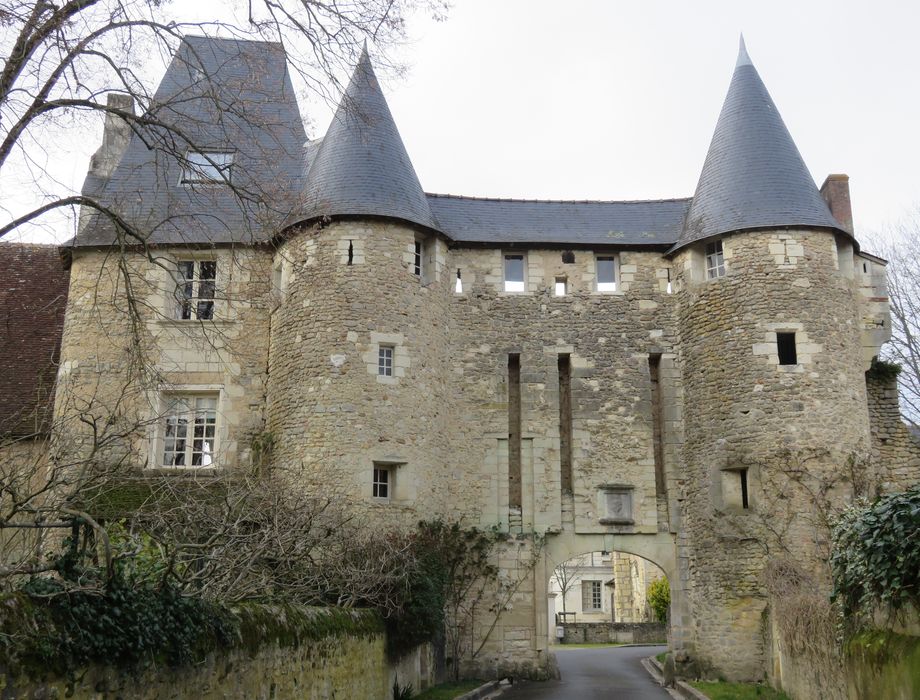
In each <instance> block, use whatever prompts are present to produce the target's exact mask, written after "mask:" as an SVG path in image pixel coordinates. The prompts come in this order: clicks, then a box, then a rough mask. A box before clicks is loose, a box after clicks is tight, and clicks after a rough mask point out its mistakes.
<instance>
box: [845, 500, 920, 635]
mask: <svg viewBox="0 0 920 700" xmlns="http://www.w3.org/2000/svg"><path fill="white" fill-rule="evenodd" d="M832 538H833V551H832V553H831V560H830V564H831V571H832V574H833V578H834V593H833V597H834V599H835V600H837V601H839V602H840V603H841V605H842V606H843V610H844V613H846V614H849V615H853V616H856V617H860V616H862V617H866V618H869V617H871V615H872V614H873V612H874V611H875V610H877V609H878V608H879V607H882V608H887V609H888V610H890V611H892V612H894V613H897V612H899V611H901V610H904V609H905V608H907V607H908V606H911V605H915V606H917V605H920V486H917V487H914V488H913V489H911V490H909V491H905V492H903V493H898V494H893V495H890V496H884V497H882V498H879V499H877V500H876V501H875V502H874V503H873V504H871V505H866V504H863V505H858V506H854V507H852V508H850V509H849V510H847V511H846V512H845V513H844V514H843V515H842V516H841V517H840V519H839V520H838V521H837V523H836V524H835V526H834V529H833V533H832Z"/></svg>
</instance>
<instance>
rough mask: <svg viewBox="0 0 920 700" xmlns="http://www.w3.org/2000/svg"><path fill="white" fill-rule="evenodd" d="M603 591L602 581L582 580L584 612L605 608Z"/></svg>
mask: <svg viewBox="0 0 920 700" xmlns="http://www.w3.org/2000/svg"><path fill="white" fill-rule="evenodd" d="M603 607H604V603H603V593H602V589H601V582H600V581H582V587H581V609H582V610H583V611H584V612H591V611H596V610H603Z"/></svg>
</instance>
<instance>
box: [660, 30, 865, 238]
mask: <svg viewBox="0 0 920 700" xmlns="http://www.w3.org/2000/svg"><path fill="white" fill-rule="evenodd" d="M784 226H818V227H826V228H832V229H836V230H838V231H841V232H843V233H846V232H845V231H843V229H841V228H840V224H839V223H838V222H837V220H836V219H834V217H833V216H832V215H831V212H830V210H829V209H828V208H827V204H826V203H825V202H824V199H822V197H821V194H820V193H819V192H818V188H817V187H816V186H815V181H814V180H813V179H812V177H811V175H810V174H809V172H808V168H806V167H805V162H804V161H803V160H802V156H801V155H799V151H798V149H797V148H796V146H795V143H794V142H793V140H792V136H791V135H790V134H789V130H788V129H787V128H786V125H785V124H784V123H783V119H782V117H781V116H780V114H779V112H778V111H777V109H776V105H775V104H774V103H773V100H772V99H771V97H770V94H769V93H768V92H767V88H766V87H765V86H764V84H763V81H762V80H761V79H760V75H758V73H757V69H756V68H754V65H753V64H752V63H751V59H750V57H749V56H748V54H747V50H746V49H745V47H744V40H743V39H742V42H741V49H740V51H739V55H738V63H737V65H736V67H735V73H734V75H733V76H732V81H731V85H730V86H729V88H728V95H727V96H726V98H725V104H724V105H723V106H722V113H721V114H720V115H719V121H718V123H717V124H716V130H715V133H714V134H713V137H712V143H711V144H710V146H709V152H708V153H707V155H706V161H705V163H704V165H703V172H702V174H701V175H700V179H699V184H698V185H697V188H696V194H695V195H694V197H693V203H692V204H691V206H690V211H689V212H688V214H687V220H686V223H685V226H684V229H683V231H682V233H681V235H680V240H679V241H678V242H677V244H676V245H675V250H676V249H678V248H681V247H682V246H685V245H687V244H688V243H692V242H693V241H697V240H701V239H703V238H708V237H710V236H715V235H719V234H723V233H729V232H731V231H742V230H746V229H754V228H763V227H784ZM848 235H849V234H848Z"/></svg>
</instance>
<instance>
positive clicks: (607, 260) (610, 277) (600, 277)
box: [597, 255, 617, 292]
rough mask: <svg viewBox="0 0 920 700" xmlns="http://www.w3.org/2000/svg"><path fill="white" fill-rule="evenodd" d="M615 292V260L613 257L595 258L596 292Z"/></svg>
mask: <svg viewBox="0 0 920 700" xmlns="http://www.w3.org/2000/svg"><path fill="white" fill-rule="evenodd" d="M616 290H617V259H616V257H614V256H613V255H598V256H597V291H599V292H615V291H616Z"/></svg>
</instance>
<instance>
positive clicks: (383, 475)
mask: <svg viewBox="0 0 920 700" xmlns="http://www.w3.org/2000/svg"><path fill="white" fill-rule="evenodd" d="M392 490H393V470H392V469H391V468H390V467H377V466H375V467H374V481H373V492H372V493H373V495H374V498H381V499H387V500H389V498H390V495H391V493H392Z"/></svg>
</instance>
